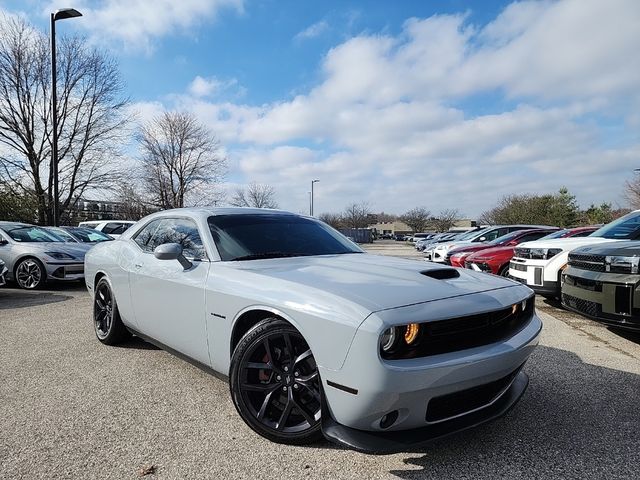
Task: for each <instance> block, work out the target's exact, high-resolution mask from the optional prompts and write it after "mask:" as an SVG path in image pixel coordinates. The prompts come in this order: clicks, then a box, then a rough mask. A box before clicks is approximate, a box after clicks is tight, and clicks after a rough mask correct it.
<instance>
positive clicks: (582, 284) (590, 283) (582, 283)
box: [564, 275, 602, 292]
mask: <svg viewBox="0 0 640 480" xmlns="http://www.w3.org/2000/svg"><path fill="white" fill-rule="evenodd" d="M564 281H565V283H567V284H568V285H573V286H576V287H578V288H581V289H583V290H590V291H592V292H601V291H602V282H599V281H597V280H591V279H589V278H580V277H574V276H573V275H565V277H564Z"/></svg>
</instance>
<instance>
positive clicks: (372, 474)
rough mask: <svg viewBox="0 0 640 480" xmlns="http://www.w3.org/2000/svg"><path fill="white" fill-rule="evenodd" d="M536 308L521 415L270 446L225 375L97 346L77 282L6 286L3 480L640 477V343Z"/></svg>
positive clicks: (144, 351) (137, 346) (1, 355)
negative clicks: (390, 446)
mask: <svg viewBox="0 0 640 480" xmlns="http://www.w3.org/2000/svg"><path fill="white" fill-rule="evenodd" d="M372 251H375V252H376V253H387V254H394V255H398V256H408V257H412V256H414V254H413V252H412V251H411V250H410V249H409V248H408V247H404V250H403V249H402V246H401V245H398V246H395V245H394V246H390V247H388V248H385V247H384V246H381V245H378V246H376V247H374V248H373V249H372ZM538 311H539V314H540V316H541V318H542V320H543V322H544V329H543V334H542V339H541V345H540V347H539V348H538V349H537V351H536V352H535V353H534V355H533V356H532V357H531V359H530V360H529V362H528V364H527V365H526V367H525V370H526V372H527V373H528V374H529V376H530V378H531V383H530V385H529V389H528V390H527V392H526V394H525V396H524V397H523V399H522V401H521V402H520V403H519V404H518V405H517V406H516V407H515V409H514V410H512V411H511V412H510V413H508V414H507V415H506V416H505V417H503V418H501V419H499V420H498V421H495V422H493V423H491V424H488V425H485V426H482V427H479V428H476V429H474V430H471V431H467V432H463V433H459V434H456V435H453V436H451V437H448V438H446V439H441V440H439V441H437V442H434V443H432V444H431V445H429V446H428V447H425V448H422V449H421V450H419V451H414V452H405V453H400V454H395V455H388V456H370V455H364V454H360V453H356V452H353V451H349V450H345V449H342V448H338V447H335V446H333V445H331V444H329V443H321V444H318V445H314V446H312V447H289V446H283V445H277V444H273V443H270V442H268V441H266V440H264V439H262V438H261V437H258V436H257V435H255V434H254V433H253V432H252V431H251V430H250V429H249V428H248V427H246V426H245V425H244V423H243V422H242V421H241V420H240V418H239V417H238V416H237V414H236V412H235V410H234V408H233V405H232V403H231V401H230V399H229V393H228V386H227V384H226V383H225V382H223V381H222V380H219V379H217V378H214V377H212V376H210V375H208V374H207V373H205V372H203V371H201V370H199V369H198V368H196V367H194V366H192V365H190V364H189V363H186V362H185V361H183V360H181V359H178V358H176V357H174V356H172V355H170V354H168V353H166V352H164V351H162V350H158V349H156V348H155V347H152V346H151V345H149V344H146V343H144V342H142V341H139V340H136V339H134V340H132V341H130V342H129V343H128V344H126V345H124V346H122V347H106V346H103V345H101V344H100V343H99V342H98V341H97V340H96V339H95V336H94V333H93V327H92V324H91V303H90V301H89V297H88V295H87V293H86V291H85V290H84V288H83V286H81V285H77V284H76V285H69V286H64V285H59V286H55V287H54V288H53V289H51V290H46V291H40V292H25V291H20V290H17V289H14V288H0V332H1V333H0V365H2V370H1V371H2V376H1V378H0V405H1V406H2V408H1V410H0V411H1V413H0V478H7V479H9V478H10V479H15V478H29V479H32V478H43V479H45V478H46V479H51V478H91V479H94V478H96V479H97V478H110V479H114V478H117V479H126V478H140V475H142V473H143V472H142V471H141V469H145V468H147V469H148V470H147V471H148V472H151V471H153V472H154V473H150V474H149V475H147V476H145V477H144V478H162V479H170V478H189V479H192V478H260V479H267V478H279V479H287V478H291V479H297V478H328V479H341V478H400V479H416V478H456V479H463V478H474V479H475V478H587V477H588V478H636V476H637V471H638V468H639V467H640V449H639V448H638V439H639V438H640V436H639V434H638V427H639V426H640V408H638V403H639V401H640V336H637V335H631V334H624V335H621V334H620V333H618V332H613V331H611V330H609V329H606V328H604V327H601V326H599V325H597V324H595V323H593V322H591V321H588V320H584V319H581V318H580V317H577V316H575V315H573V314H570V313H567V312H563V311H560V310H559V309H558V308H557V306H555V305H552V304H549V303H545V302H543V301H538ZM149 467H151V468H149Z"/></svg>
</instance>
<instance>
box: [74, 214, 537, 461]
mask: <svg viewBox="0 0 640 480" xmlns="http://www.w3.org/2000/svg"><path fill="white" fill-rule="evenodd" d="M85 268H86V276H85V282H86V284H87V288H88V290H89V292H90V293H91V296H92V299H93V302H94V307H93V323H94V327H95V332H96V336H97V337H98V340H99V341H101V342H103V343H105V344H107V345H115V344H117V343H119V342H122V341H124V340H125V339H126V338H127V336H128V335H130V334H132V333H133V334H135V335H137V336H139V337H141V338H144V339H147V340H148V341H150V342H152V343H155V344H156V345H159V346H162V347H163V348H166V349H167V350H169V351H172V352H176V353H178V354H179V355H181V356H182V357H187V358H188V359H189V360H190V361H192V362H194V363H196V364H198V365H199V366H201V367H202V368H204V369H206V370H209V371H213V372H214V373H215V374H217V375H225V376H228V380H229V386H230V390H231V398H232V400H233V403H234V405H235V407H236V409H237V410H238V413H239V414H240V416H241V417H242V419H243V420H244V421H245V422H246V423H247V425H249V427H251V428H252V429H253V430H255V431H256V432H257V433H258V434H260V435H262V436H264V437H265V438H268V439H270V440H273V441H275V442H282V443H289V444H302V443H310V442H314V441H316V440H318V439H319V438H320V437H321V436H322V435H324V436H325V437H326V438H328V439H330V440H332V441H334V442H337V443H339V444H342V445H345V446H348V447H350V448H355V449H357V450H362V451H365V452H376V453H382V452H392V451H400V450H405V449H407V448H413V447H414V446H415V445H416V444H420V443H422V442H425V441H430V440H432V439H434V438H438V437H441V436H443V435H445V434H448V433H451V432H454V431H459V430H463V429H465V428H469V427H472V426H474V425H478V424H481V423H484V422H487V421H489V420H492V419H494V418H497V417H499V416H500V415H502V414H504V413H505V412H506V411H508V410H509V409H510V408H511V407H512V406H513V405H514V404H515V403H516V402H517V401H518V399H519V398H520V396H521V395H522V393H523V392H524V390H525V388H526V386H527V383H528V379H527V378H528V377H527V375H526V374H525V373H524V372H523V371H522V366H523V365H524V363H525V362H526V361H527V358H528V357H529V355H530V354H531V352H532V351H533V349H534V347H535V345H536V344H537V342H538V335H539V333H540V329H541V328H542V324H541V322H540V319H539V318H538V317H537V316H536V314H535V310H534V298H533V292H532V291H531V290H530V289H529V288H527V287H525V286H524V285H520V284H518V283H516V282H514V281H512V280H509V279H506V278H501V277H497V276H493V275H487V274H484V273H480V272H473V271H471V270H467V269H464V268H451V267H447V266H444V267H443V266H438V265H432V264H427V263H425V262H421V261H420V262H419V261H413V260H404V259H397V258H395V259H394V258H390V257H381V256H376V255H370V254H367V253H365V252H364V251H363V250H362V249H360V247H358V246H357V245H355V244H354V243H353V242H350V241H349V240H347V239H346V238H345V237H344V236H343V235H341V234H340V233H339V232H337V231H335V230H333V229H332V228H331V227H329V226H328V225H326V224H324V223H322V222H319V221H318V220H316V219H315V218H311V217H303V216H300V215H294V214H291V213H288V212H283V211H278V210H265V209H242V208H210V207H209V208H187V209H175V210H165V211H163V212H158V213H155V214H153V215H151V216H149V217H146V218H144V219H143V220H141V221H140V222H139V223H137V224H136V225H134V226H133V227H131V228H130V229H129V230H127V231H126V232H125V233H124V234H123V235H122V236H121V237H120V238H119V239H118V240H116V241H114V242H102V243H99V244H98V245H96V246H95V247H93V248H92V249H91V250H90V251H89V253H88V254H87V256H86V260H85ZM115 401H117V399H115ZM167 421H169V422H171V421H179V419H167ZM214 421H215V420H214Z"/></svg>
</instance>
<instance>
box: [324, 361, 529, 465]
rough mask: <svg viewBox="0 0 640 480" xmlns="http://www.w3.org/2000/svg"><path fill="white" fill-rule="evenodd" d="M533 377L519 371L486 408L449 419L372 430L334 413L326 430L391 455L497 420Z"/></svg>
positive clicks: (343, 441)
mask: <svg viewBox="0 0 640 480" xmlns="http://www.w3.org/2000/svg"><path fill="white" fill-rule="evenodd" d="M528 384H529V377H528V376H527V375H526V374H525V373H524V372H521V371H519V370H518V371H517V372H516V375H515V377H514V378H513V380H512V381H511V383H510V384H509V386H508V388H507V389H506V390H505V391H504V392H502V394H501V395H500V396H499V397H497V398H496V399H495V401H494V402H493V403H491V404H490V405H488V406H486V407H485V408H483V409H480V410H477V411H475V412H471V413H469V414H467V415H464V416H460V417H457V418H453V419H451V420H448V421H446V422H442V423H436V424H433V425H427V426H424V427H418V428H414V429H411V430H400V431H390V432H372V431H364V430H357V429H355V428H349V427H346V426H344V425H340V424H339V423H338V422H336V421H335V419H334V418H333V417H332V416H331V415H330V414H325V413H324V412H325V411H326V410H323V414H322V433H323V434H324V436H325V438H327V440H330V441H332V442H335V443H338V444H340V445H344V446H346V447H348V448H352V449H354V450H358V451H360V452H364V453H373V454H389V453H395V452H403V451H407V450H411V449H415V448H417V447H420V446H421V445H425V444H427V443H429V442H432V441H434V440H436V439H439V438H442V437H446V436H448V435H452V434H454V433H457V432H461V431H463V430H467V429H469V428H474V427H477V426H479V425H482V424H483V423H487V422H490V421H492V420H495V419H497V418H499V417H501V416H503V415H504V414H506V413H507V412H508V411H509V410H511V409H512V408H513V407H514V406H515V404H516V403H518V400H520V397H522V395H523V394H524V392H525V390H526V388H527V386H528Z"/></svg>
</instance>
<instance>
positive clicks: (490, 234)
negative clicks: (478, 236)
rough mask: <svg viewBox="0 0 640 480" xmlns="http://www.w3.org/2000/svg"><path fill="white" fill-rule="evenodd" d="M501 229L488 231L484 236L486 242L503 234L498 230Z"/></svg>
mask: <svg viewBox="0 0 640 480" xmlns="http://www.w3.org/2000/svg"><path fill="white" fill-rule="evenodd" d="M499 231H500V230H498V229H496V230H491V231H490V232H487V233H486V234H485V235H483V236H484V240H483V241H484V242H489V241H491V240H495V239H496V238H498V237H501V236H502V235H498V232H499ZM505 233H506V232H505Z"/></svg>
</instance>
